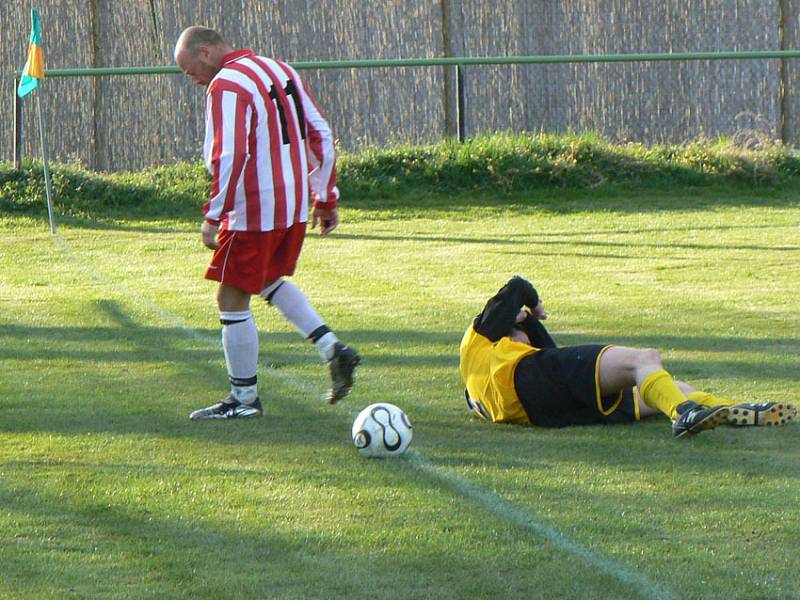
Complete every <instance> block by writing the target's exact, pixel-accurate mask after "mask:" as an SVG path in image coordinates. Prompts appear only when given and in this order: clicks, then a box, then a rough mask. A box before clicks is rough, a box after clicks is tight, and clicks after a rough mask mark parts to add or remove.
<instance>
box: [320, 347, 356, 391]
mask: <svg viewBox="0 0 800 600" xmlns="http://www.w3.org/2000/svg"><path fill="white" fill-rule="evenodd" d="M360 362H361V356H359V354H358V352H356V351H355V349H353V348H351V347H350V346H346V345H344V344H342V343H341V342H336V344H334V346H333V358H331V359H330V360H329V361H328V369H330V373H331V388H330V389H329V390H328V394H327V396H326V400H327V401H328V402H329V403H330V404H336V403H337V402H338V401H339V400H341V399H342V398H344V397H345V396H347V394H348V393H350V388H351V387H353V380H354V373H355V370H356V367H357V366H358V363H360Z"/></svg>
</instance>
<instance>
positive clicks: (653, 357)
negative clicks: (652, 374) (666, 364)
mask: <svg viewBox="0 0 800 600" xmlns="http://www.w3.org/2000/svg"><path fill="white" fill-rule="evenodd" d="M636 363H637V366H639V367H643V366H650V365H661V354H660V353H659V352H658V350H655V349H653V348H646V349H644V350H639V352H638V354H637V356H636Z"/></svg>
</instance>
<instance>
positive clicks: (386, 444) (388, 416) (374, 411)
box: [370, 406, 403, 452]
mask: <svg viewBox="0 0 800 600" xmlns="http://www.w3.org/2000/svg"><path fill="white" fill-rule="evenodd" d="M379 412H383V413H386V421H387V422H388V427H387V426H386V425H384V424H383V423H381V422H380V421H379V420H378V419H377V417H376V415H377V413H379ZM370 416H371V417H372V418H373V419H374V420H375V422H376V423H377V424H378V425H380V426H381V430H382V436H383V446H384V448H386V449H387V450H388V451H389V452H394V451H395V450H397V449H398V448H400V445H401V444H402V443H403V436H402V435H401V434H400V432H399V431H398V430H397V429H395V427H394V425H392V413H390V412H389V411H388V410H387V409H386V408H385V407H383V406H377V407H375V408H373V409H372V410H371V411H370ZM388 430H392V431H394V432H395V433H396V434H397V443H396V444H390V443H389V442H388V441H387V440H386V433H387V431H388Z"/></svg>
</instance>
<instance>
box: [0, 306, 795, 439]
mask: <svg viewBox="0 0 800 600" xmlns="http://www.w3.org/2000/svg"><path fill="white" fill-rule="evenodd" d="M95 308H96V310H97V311H99V312H101V313H103V314H104V315H106V317H107V318H108V319H109V320H110V321H111V323H112V324H111V325H107V326H103V327H91V328H83V327H64V328H61V327H35V326H22V325H14V324H10V325H6V326H4V327H3V328H2V329H0V360H5V361H17V362H19V363H21V364H30V365H36V366H35V367H32V368H26V370H30V371H31V373H33V374H35V375H36V377H35V378H33V380H31V381H29V382H28V384H27V386H26V388H25V391H24V393H23V392H22V391H19V393H18V394H13V393H12V394H9V395H7V397H6V399H5V404H6V407H5V408H6V414H7V415H8V416H9V417H11V418H7V419H4V420H3V423H2V424H0V430H3V431H54V432H63V433H76V432H91V431H95V432H98V431H111V432H116V433H140V434H145V435H157V436H167V437H184V436H189V437H198V438H209V439H211V440H213V441H218V442H223V443H252V444H261V443H263V439H264V435H268V436H269V439H272V440H274V441H276V442H277V443H280V441H282V440H283V438H284V436H286V435H289V436H296V435H297V433H296V431H294V428H288V429H290V431H284V429H282V428H283V427H284V425H285V422H286V420H296V419H298V418H300V419H310V420H316V421H319V422H327V423H328V425H329V426H330V428H331V430H335V429H336V428H338V427H340V426H341V415H338V414H335V413H332V412H331V411H330V410H327V407H326V406H325V405H324V404H323V403H322V401H321V400H320V404H319V405H318V407H317V406H315V405H314V404H313V403H312V402H313V401H311V398H312V397H313V396H314V395H318V397H321V396H322V394H323V393H324V391H325V388H326V386H327V375H326V373H325V370H324V368H323V367H322V366H321V365H320V367H319V370H318V371H316V372H315V374H313V375H312V376H311V377H312V379H310V380H308V381H306V380H303V381H300V380H297V379H296V378H294V376H292V375H291V374H287V375H281V373H282V369H283V367H284V366H292V365H295V366H301V367H302V366H303V365H311V364H318V363H316V360H317V357H316V353H315V351H314V349H313V348H312V347H311V346H310V345H307V346H304V345H303V344H302V343H301V342H300V338H299V337H298V336H297V335H296V334H294V333H288V332H287V333H278V334H273V333H270V334H268V337H267V339H266V340H265V341H264V343H263V344H262V352H263V353H264V354H263V355H265V356H266V360H268V361H269V363H270V364H272V365H277V368H275V367H273V368H272V369H271V371H269V372H268V377H267V378H266V380H263V381H262V382H261V392H262V399H263V400H264V401H265V403H266V404H267V406H268V407H269V410H268V412H269V413H270V418H269V419H265V421H266V423H265V424H264V425H259V424H257V425H245V426H243V427H237V428H236V429H235V430H233V429H231V428H226V427H223V428H215V429H209V428H206V427H203V426H202V424H201V425H198V424H197V423H191V422H189V421H188V419H187V418H186V415H187V414H188V412H189V411H190V410H191V409H194V408H198V407H199V406H204V405H207V404H211V403H213V402H214V401H216V400H218V398H216V397H213V396H209V394H220V395H224V393H225V392H226V390H227V376H226V374H225V369H224V365H223V362H222V352H221V349H220V347H219V331H218V330H213V331H212V330H199V331H198V330H193V329H185V328H179V327H152V326H147V325H142V324H141V323H138V322H136V321H135V320H134V319H132V318H131V317H130V316H129V315H127V314H126V313H125V311H124V310H123V309H122V308H121V307H120V306H119V305H118V304H116V303H114V302H108V301H102V302H99V303H98V304H97V305H96V307H95ZM339 333H340V334H341V336H342V338H343V339H346V340H347V341H348V343H351V344H353V345H354V346H355V347H357V348H361V352H362V355H363V357H364V363H363V365H362V367H361V368H360V370H359V373H361V374H365V373H367V372H368V371H367V370H369V369H376V370H377V369H383V370H388V372H391V373H395V372H397V373H396V374H395V377H397V378H398V382H399V381H400V380H401V379H402V380H413V379H414V377H416V374H417V372H418V371H419V370H420V369H423V368H428V367H432V368H437V369H444V370H446V372H448V373H452V374H453V377H454V378H457V377H458V375H457V373H458V344H459V341H460V338H461V335H462V332H461V331H458V332H446V333H442V332H431V331H417V330H395V331H386V330H372V329H359V330H351V331H340V332H339ZM554 336H555V338H556V341H557V342H558V343H560V344H561V345H566V344H579V343H592V342H599V343H614V344H618V345H625V346H633V347H655V348H658V349H662V350H663V349H671V350H675V351H701V352H706V353H709V354H710V355H711V356H712V358H706V359H704V360H703V361H702V362H694V361H689V360H681V359H677V360H670V361H668V364H667V367H668V368H669V369H670V370H671V372H673V373H674V374H675V375H676V376H677V377H679V378H681V379H684V380H686V381H688V382H689V383H691V379H692V377H700V376H703V375H704V374H705V375H708V374H715V375H720V374H721V375H722V376H726V374H729V375H730V376H731V377H734V378H747V379H751V380H756V381H758V380H762V379H763V380H766V379H792V378H794V377H796V365H795V364H792V362H791V361H787V360H777V361H776V360H774V358H776V357H781V358H783V357H787V356H797V355H799V354H800V339H798V338H780V339H759V338H748V337H735V336H718V337H714V338H708V337H705V336H677V335H676V336H669V335H666V336H665V335H661V336H658V335H656V336H652V335H651V336H631V335H619V336H614V339H610V340H607V339H600V340H597V339H590V338H586V337H585V336H582V335H581V336H576V335H570V334H559V333H558V332H554ZM376 343H377V344H380V347H378V348H375V349H374V350H373V351H370V347H371V346H373V345H374V344H376ZM287 346H288V347H289V349H286V348H287ZM420 346H423V347H429V348H432V350H431V353H430V354H420V353H409V352H408V351H407V350H406V349H407V348H409V347H410V348H414V347H420ZM442 348H444V349H445V350H444V351H442ZM717 352H736V353H739V354H740V355H741V356H742V358H741V359H738V358H730V357H727V356H726V357H724V358H723V357H719V358H713V355H714V353H717ZM754 354H755V355H756V356H755V357H753V356H752V355H754ZM745 355H747V358H745ZM262 360H263V359H262ZM42 363H44V366H41V365H42ZM52 363H57V365H56V366H54V367H52V368H53V369H55V370H56V371H55V372H58V371H57V370H58V369H61V370H62V373H64V374H63V375H61V376H62V377H64V380H63V381H60V382H54V381H52V380H51V379H50V377H49V376H48V374H47V371H48V366H47V365H48V364H52ZM31 369H32V370H31ZM148 369H151V370H152V372H150V374H149V375H148V374H147V373H148ZM404 370H405V371H406V372H407V375H402V372H403V371H404ZM131 371H132V372H134V373H136V375H131V374H130V372H131ZM270 374H271V375H270ZM26 379H30V377H29V376H26ZM165 390H168V393H169V394H178V395H179V397H178V398H166V399H165V398H164V396H163V394H164V392H165ZM215 390H216V391H215ZM298 394H299V395H301V396H303V397H304V398H305V399H304V400H302V401H299V402H298V401H294V400H292V398H294V397H296V396H297V395H298ZM187 395H188V396H189V397H188V398H187V397H186V396H187ZM15 396H16V397H15ZM129 398H133V399H135V403H133V404H131V403H130V402H129ZM454 402H455V399H454ZM39 405H44V406H47V407H48V412H47V418H46V419H45V420H42V418H41V412H40V410H39V409H38V408H36V406H39ZM300 437H301V438H302V434H301V436H300Z"/></svg>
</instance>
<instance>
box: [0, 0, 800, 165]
mask: <svg viewBox="0 0 800 600" xmlns="http://www.w3.org/2000/svg"><path fill="white" fill-rule="evenodd" d="M32 6H36V7H38V8H39V9H40V11H41V16H42V27H43V40H44V49H45V60H46V67H47V68H49V69H56V68H73V67H93V66H96V67H107V66H111V67H117V66H150V65H166V64H171V63H172V51H173V47H174V44H175V41H176V39H177V36H178V34H179V33H180V31H181V30H182V29H183V28H184V27H186V26H188V25H191V24H198V23H200V24H205V25H208V26H211V27H214V28H216V29H218V30H219V31H221V32H222V33H223V35H224V37H226V39H227V40H228V41H229V43H230V44H231V45H232V46H234V47H237V46H247V47H252V48H253V49H255V50H256V51H257V52H259V53H261V54H267V55H273V56H277V57H280V58H283V59H285V60H287V61H289V62H292V61H324V60H344V59H355V58H368V59H380V58H429V57H439V56H497V55H509V56H510V55H540V54H627V53H643V52H693V51H732V50H780V49H796V48H800V0H684V1H682V2H674V1H670V2H663V0H639V1H637V2H633V1H632V0H572V1H570V2H561V1H559V0H493V1H492V2H486V1H485V0H437V1H429V2H422V1H417V2H413V1H410V0H409V1H400V0H384V1H382V2H373V1H372V0H328V1H326V2H319V1H316V2H312V1H311V0H235V1H234V0H221V1H216V2H210V1H208V0H128V1H126V2H114V1H112V0H88V1H80V2H79V1H73V0H46V1H45V0H10V1H6V2H3V3H0V53H2V65H3V69H2V73H1V74H0V77H1V78H2V82H0V83H1V84H2V87H1V88H0V89H1V90H2V93H3V94H5V99H6V100H5V101H4V102H0V123H2V134H1V135H0V143H2V146H1V148H0V160H3V161H9V160H11V159H12V144H13V131H12V130H13V104H12V93H13V92H12V88H13V76H14V70H15V69H19V68H21V67H22V65H23V63H24V60H25V52H26V49H27V39H28V35H29V33H30V17H29V14H30V9H31V7H32ZM302 75H303V76H304V78H305V79H306V80H307V81H308V83H309V85H310V87H311V89H312V90H313V91H314V93H315V95H316V96H317V100H318V101H319V103H320V105H321V107H322V108H323V110H324V111H325V112H326V114H327V115H328V117H329V119H330V121H331V123H332V126H333V129H334V134H335V136H336V137H337V139H338V141H339V146H340V147H341V148H344V149H349V150H355V149H358V148H360V147H363V146H365V145H386V144H395V143H399V142H414V143H425V142H432V141H437V140H440V139H442V138H444V137H447V136H448V135H452V134H453V132H454V128H455V119H454V103H455V87H454V85H455V84H454V77H453V68H452V67H441V66H437V67H404V68H379V69H337V70H305V71H303V72H302ZM464 76H465V77H464V85H465V88H464V90H465V105H464V117H465V126H466V134H467V135H474V134H477V133H481V132H490V131H504V130H510V131H537V132H538V131H547V132H564V131H568V130H573V131H585V130H594V131H597V132H600V133H601V134H603V135H605V136H607V137H609V138H611V139H615V140H634V141H642V142H645V143H670V142H683V141H687V140H691V139H695V138H697V137H700V136H711V137H715V136H718V135H752V136H753V137H754V138H757V139H783V140H784V141H785V142H787V143H790V144H797V143H798V142H800V93H798V91H797V83H798V81H800V61H798V59H784V60H781V59H759V60H742V61H738V60H732V61H686V62H655V63H644V62H638V63H637V62H635V63H604V64H601V63H588V64H587V63H581V64H552V65H502V66H490V65H486V66H469V67H466V68H465V69H464ZM42 91H43V94H42V95H41V99H42V101H43V109H44V112H45V120H46V123H47V131H48V136H49V138H48V144H49V149H50V154H51V156H52V157H53V158H54V159H55V160H60V161H66V160H79V161H80V162H81V163H83V164H84V165H85V166H88V167H91V168H95V169H98V170H136V169H140V168H142V167H145V166H149V165H154V164H163V163H169V162H173V161H175V160H180V159H194V158H197V157H198V156H199V155H200V144H201V140H202V132H203V122H202V117H203V101H204V98H203V91H202V90H201V89H200V88H197V87H194V86H192V84H191V83H190V82H189V81H188V80H187V79H186V78H184V77H183V76H180V75H132V76H107V77H78V78H74V77H71V78H53V79H50V80H48V81H46V82H45V84H44V86H43V87H42ZM37 93H38V92H37ZM29 98H30V97H29ZM23 106H24V110H23V123H24V131H25V137H24V144H23V151H24V154H25V156H34V155H37V154H38V153H39V140H38V132H37V129H36V127H37V122H36V120H35V117H36V112H35V110H34V109H35V103H34V102H32V101H26V102H24V105H23Z"/></svg>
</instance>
